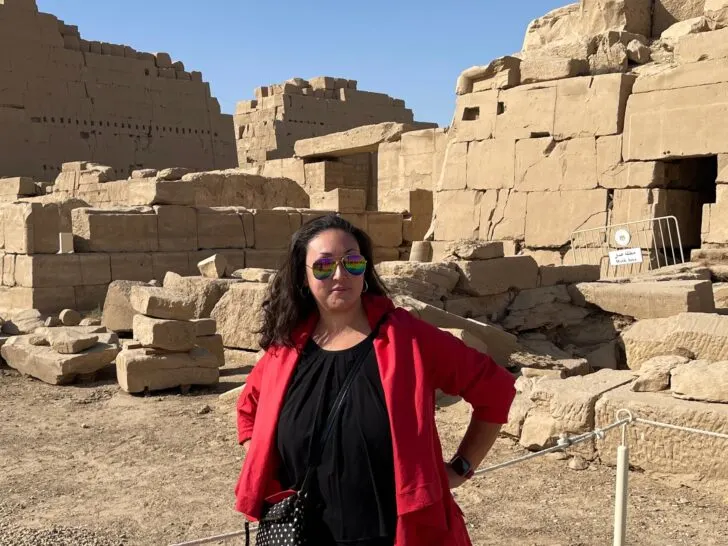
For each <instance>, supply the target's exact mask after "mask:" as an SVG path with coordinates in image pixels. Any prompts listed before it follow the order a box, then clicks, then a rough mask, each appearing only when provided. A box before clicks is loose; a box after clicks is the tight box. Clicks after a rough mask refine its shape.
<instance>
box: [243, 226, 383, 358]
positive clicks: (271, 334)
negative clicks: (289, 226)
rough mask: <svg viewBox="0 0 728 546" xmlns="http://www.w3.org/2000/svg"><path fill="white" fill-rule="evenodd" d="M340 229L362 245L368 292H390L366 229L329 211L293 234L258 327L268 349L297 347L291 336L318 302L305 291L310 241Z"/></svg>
mask: <svg viewBox="0 0 728 546" xmlns="http://www.w3.org/2000/svg"><path fill="white" fill-rule="evenodd" d="M330 229H338V230H341V231H343V232H345V233H349V234H350V235H352V236H353V237H354V238H355V239H356V241H357V243H358V244H359V251H360V253H361V255H362V256H364V258H366V260H367V269H366V272H365V273H364V279H365V280H366V283H367V286H368V289H367V293H368V294H376V295H380V296H386V295H388V292H387V289H386V287H385V286H384V283H383V282H382V280H381V279H380V278H379V275H378V274H377V272H376V270H375V269H374V260H373V258H372V241H371V239H370V238H369V235H367V234H366V233H365V232H364V231H363V230H361V229H359V228H357V227H356V226H354V225H353V224H351V223H350V222H348V221H347V220H345V219H343V218H342V217H341V216H338V215H337V214H327V215H326V216H321V217H319V218H315V219H313V220H311V221H309V222H307V223H305V224H304V225H303V226H301V228H300V229H299V230H298V231H296V233H294V234H293V237H292V238H291V245H290V247H289V250H288V257H287V258H286V261H285V263H284V264H283V266H282V267H281V268H280V269H279V270H278V273H276V275H275V277H273V280H272V281H271V283H270V285H269V286H268V293H267V295H266V298H265V300H264V301H263V305H262V309H263V326H262V327H261V329H260V330H258V332H257V333H258V334H260V346H261V347H262V348H263V349H268V348H269V347H270V346H272V345H282V346H287V347H292V346H293V340H292V338H291V335H292V334H293V330H294V328H295V327H296V326H297V325H298V324H299V323H300V322H301V321H302V320H305V319H306V318H307V317H308V316H309V315H310V314H311V313H312V312H313V311H314V310H315V309H316V302H315V301H314V299H313V296H312V295H311V292H310V291H309V290H304V288H305V284H304V279H305V278H306V252H307V250H308V243H309V242H311V240H312V239H314V238H315V237H316V236H317V235H318V234H319V233H321V232H323V231H327V230H330Z"/></svg>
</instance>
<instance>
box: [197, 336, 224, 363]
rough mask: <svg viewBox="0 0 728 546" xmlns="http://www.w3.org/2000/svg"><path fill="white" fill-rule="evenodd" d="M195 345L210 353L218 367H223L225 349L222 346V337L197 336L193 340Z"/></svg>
mask: <svg viewBox="0 0 728 546" xmlns="http://www.w3.org/2000/svg"><path fill="white" fill-rule="evenodd" d="M195 345H197V346H198V347H202V348H203V349H207V350H208V351H209V352H210V353H212V354H213V355H215V358H217V362H218V364H219V365H220V367H223V366H224V365H225V348H224V347H223V345H222V336H221V335H220V334H213V335H210V336H197V338H196V339H195Z"/></svg>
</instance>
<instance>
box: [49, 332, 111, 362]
mask: <svg viewBox="0 0 728 546" xmlns="http://www.w3.org/2000/svg"><path fill="white" fill-rule="evenodd" d="M54 330H56V331H53V332H50V333H49V334H48V343H49V344H50V346H51V347H52V348H53V350H54V351H56V352H57V353H60V354H64V355H75V354H78V353H81V352H83V351H85V350H86V349H90V348H91V347H93V346H94V345H96V343H98V341H99V336H97V335H90V334H80V333H76V332H70V331H68V330H65V329H62V328H55V329H54Z"/></svg>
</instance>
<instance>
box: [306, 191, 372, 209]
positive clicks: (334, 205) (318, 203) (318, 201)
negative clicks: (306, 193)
mask: <svg viewBox="0 0 728 546" xmlns="http://www.w3.org/2000/svg"><path fill="white" fill-rule="evenodd" d="M366 205H367V195H366V192H365V191H364V190H358V189H350V188H337V189H335V190H331V191H327V192H323V193H315V194H313V195H311V207H312V208H316V209H322V210H335V211H338V212H364V211H365V210H366Z"/></svg>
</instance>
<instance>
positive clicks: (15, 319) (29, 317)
mask: <svg viewBox="0 0 728 546" xmlns="http://www.w3.org/2000/svg"><path fill="white" fill-rule="evenodd" d="M43 326H44V321H43V315H41V314H40V312H39V311H38V310H37V309H28V310H26V311H18V312H16V313H13V314H12V316H10V318H6V319H5V322H3V323H2V331H3V333H4V334H9V335H11V336H18V335H23V334H32V333H33V332H34V331H35V329H36V328H41V327H43Z"/></svg>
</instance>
